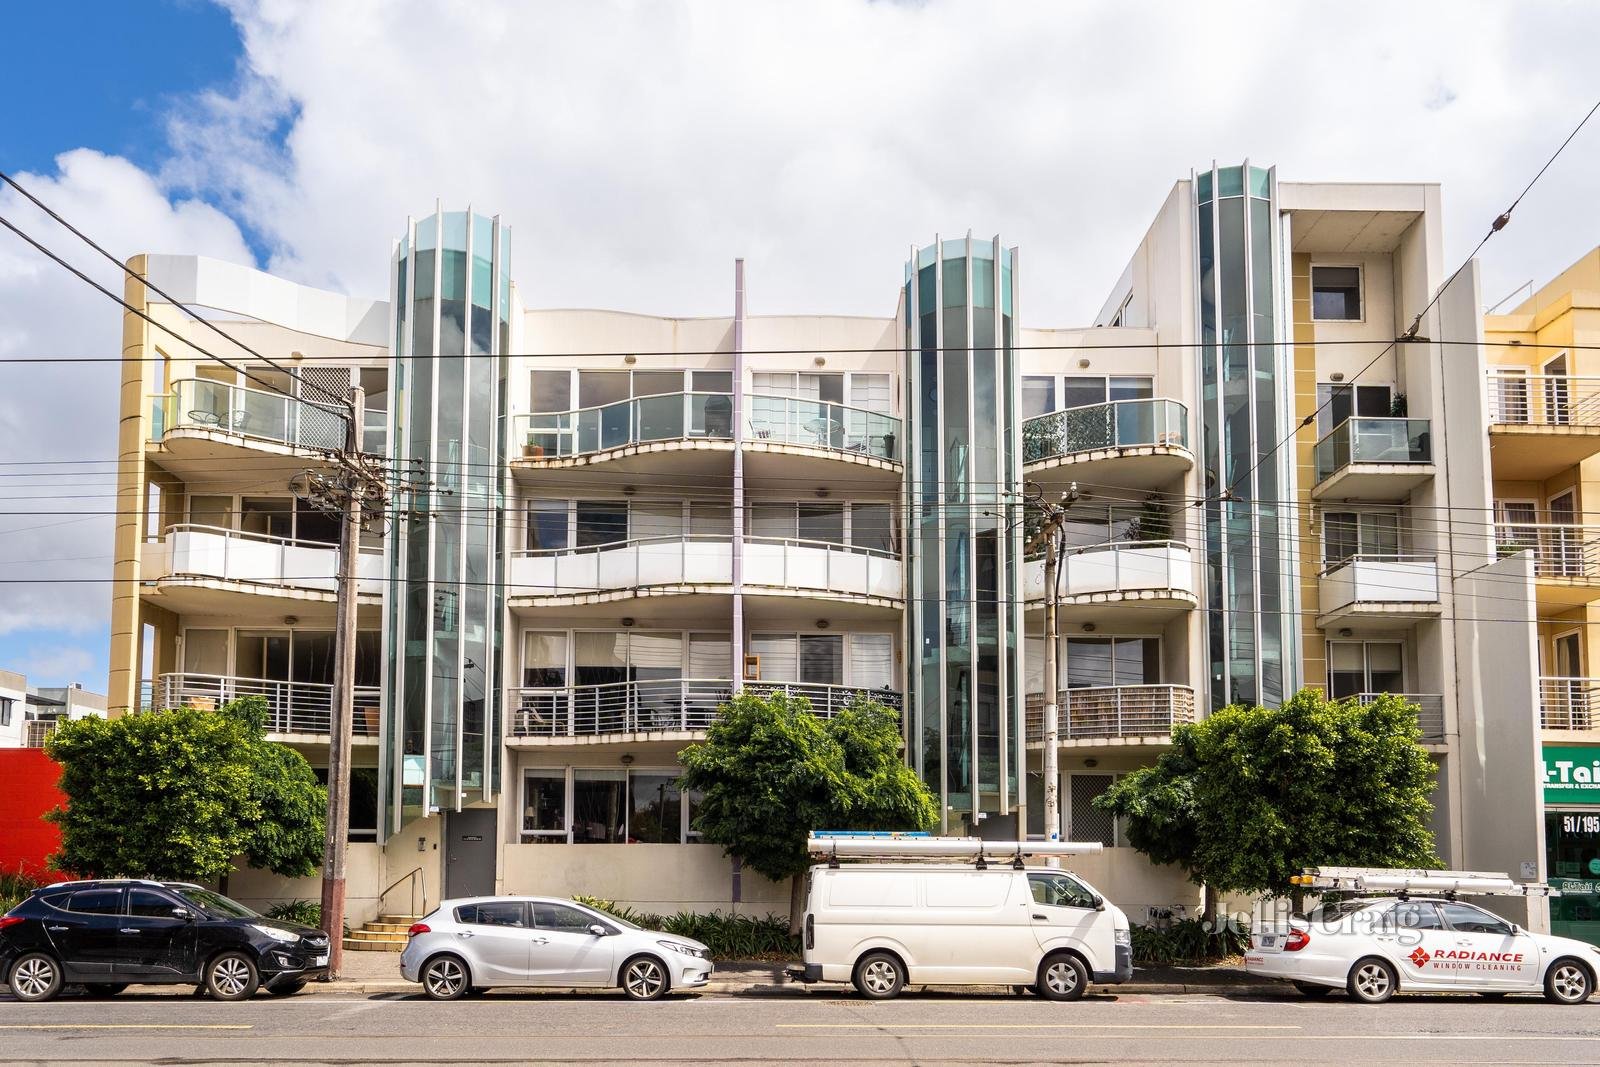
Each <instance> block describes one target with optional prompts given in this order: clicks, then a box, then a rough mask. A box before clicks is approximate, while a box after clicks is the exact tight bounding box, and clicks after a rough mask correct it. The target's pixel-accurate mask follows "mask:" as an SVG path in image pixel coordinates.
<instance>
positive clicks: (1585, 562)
mask: <svg viewBox="0 0 1600 1067" xmlns="http://www.w3.org/2000/svg"><path fill="white" fill-rule="evenodd" d="M1494 542H1495V550H1496V551H1497V552H1498V553H1499V554H1500V555H1501V556H1509V555H1513V554H1515V553H1517V552H1523V551H1529V552H1532V553H1533V573H1534V574H1535V575H1537V576H1538V577H1540V578H1587V579H1591V580H1593V579H1600V526H1579V525H1575V524H1566V523H1555V522H1497V523H1495V524H1494Z"/></svg>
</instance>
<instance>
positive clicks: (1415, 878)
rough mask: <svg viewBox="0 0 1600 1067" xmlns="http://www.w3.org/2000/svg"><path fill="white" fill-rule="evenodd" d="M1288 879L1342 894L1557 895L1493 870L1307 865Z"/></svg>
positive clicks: (1300, 884) (1543, 887)
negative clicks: (1302, 871) (1432, 869)
mask: <svg viewBox="0 0 1600 1067" xmlns="http://www.w3.org/2000/svg"><path fill="white" fill-rule="evenodd" d="M1289 881H1290V882H1291V883H1292V884H1294V885H1297V886H1303V887H1305V888H1308V889H1321V890H1327V891H1336V892H1345V893H1396V894H1398V895H1400V896H1402V897H1403V896H1408V895H1410V894H1412V893H1438V894H1440V895H1442V896H1446V897H1454V896H1457V895H1464V896H1481V897H1489V896H1517V897H1547V896H1560V891H1559V890H1553V889H1551V888H1550V887H1549V886H1548V885H1545V884H1544V883H1542V882H1517V881H1513V880H1512V879H1511V877H1510V876H1509V875H1505V874H1500V873H1497V872H1493V871H1430V870H1425V869H1420V868H1409V869H1408V868H1388V867H1307V868H1306V869H1305V872H1304V873H1303V874H1297V875H1295V876H1294V877H1292V878H1291V879H1289Z"/></svg>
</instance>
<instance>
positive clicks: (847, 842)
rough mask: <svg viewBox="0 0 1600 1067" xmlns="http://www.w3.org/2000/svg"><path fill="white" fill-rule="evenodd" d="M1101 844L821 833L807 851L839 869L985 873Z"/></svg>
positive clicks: (1088, 850) (1096, 848) (1089, 849)
mask: <svg viewBox="0 0 1600 1067" xmlns="http://www.w3.org/2000/svg"><path fill="white" fill-rule="evenodd" d="M1104 848H1105V846H1104V845H1102V844H1101V843H1100V842H1098V841H988V840H985V839H983V838H979V837H933V836H930V835H928V834H922V833H887V832H860V833H858V832H854V831H841V830H819V831H815V832H813V833H812V834H811V837H810V838H809V839H808V840H807V841H806V851H807V852H809V853H810V854H811V855H812V856H814V857H816V858H818V859H825V860H827V861H828V866H830V867H837V866H838V865H839V860H840V859H946V860H948V859H970V860H972V861H973V864H974V866H976V867H977V868H978V869H979V870H983V869H985V868H987V867H988V866H989V862H988V861H989V860H991V859H993V860H1010V861H1011V865H1012V866H1013V867H1018V868H1020V867H1021V866H1022V865H1023V863H1022V858H1023V857H1024V856H1075V855H1082V854H1084V853H1091V852H1099V851H1101V850H1102V849H1104Z"/></svg>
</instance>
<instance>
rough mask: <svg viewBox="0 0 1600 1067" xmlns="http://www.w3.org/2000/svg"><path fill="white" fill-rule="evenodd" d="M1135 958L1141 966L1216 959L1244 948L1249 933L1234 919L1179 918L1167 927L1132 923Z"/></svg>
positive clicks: (1232, 954)
mask: <svg viewBox="0 0 1600 1067" xmlns="http://www.w3.org/2000/svg"><path fill="white" fill-rule="evenodd" d="M1132 935H1133V962H1134V965H1135V966H1140V967H1171V966H1173V965H1175V964H1198V963H1215V962H1217V961H1218V960H1221V959H1226V958H1227V957H1229V956H1237V955H1239V954H1241V953H1242V952H1244V950H1245V945H1246V943H1247V942H1248V941H1249V935H1248V934H1246V933H1245V932H1244V931H1243V930H1242V929H1240V928H1238V927H1237V926H1234V925H1233V924H1231V923H1224V924H1222V925H1221V926H1220V927H1217V926H1214V925H1213V924H1212V923H1208V922H1205V921H1204V920H1202V919H1178V920H1175V921H1174V922H1172V923H1170V924H1169V925H1167V926H1164V927H1157V926H1140V925H1139V924H1138V923H1134V924H1133V929H1132Z"/></svg>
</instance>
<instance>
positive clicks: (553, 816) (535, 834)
mask: <svg viewBox="0 0 1600 1067" xmlns="http://www.w3.org/2000/svg"><path fill="white" fill-rule="evenodd" d="M522 837H523V840H525V841H530V842H549V843H552V844H555V843H561V844H565V843H566V840H567V774H566V772H565V771H529V772H527V774H526V775H525V776H524V777H523V780H522Z"/></svg>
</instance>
